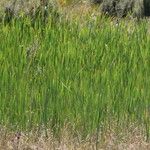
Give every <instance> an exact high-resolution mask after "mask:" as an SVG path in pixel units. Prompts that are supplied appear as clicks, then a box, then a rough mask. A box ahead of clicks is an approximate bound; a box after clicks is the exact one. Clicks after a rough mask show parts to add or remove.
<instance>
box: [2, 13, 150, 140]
mask: <svg viewBox="0 0 150 150" xmlns="http://www.w3.org/2000/svg"><path fill="white" fill-rule="evenodd" d="M87 20H88V21H86V22H84V23H80V20H72V21H71V22H70V21H67V20H65V19H58V20H55V19H53V18H51V17H49V19H48V24H46V25H44V24H43V23H41V22H40V21H39V20H37V21H36V22H35V24H34V25H33V22H31V20H30V18H20V19H16V20H14V21H13V22H12V23H11V24H7V25H4V24H3V23H1V24H0V122H1V125H2V126H6V127H7V128H11V129H13V130H21V131H30V130H33V129H38V130H43V129H44V131H45V134H46V135H47V134H48V133H47V132H48V131H47V129H51V130H52V133H54V134H55V136H57V137H58V136H59V133H60V131H61V129H62V128H63V127H64V126H65V125H66V124H69V127H70V128H71V130H73V131H74V134H75V135H76V134H77V133H80V135H81V137H86V136H87V135H92V134H93V133H97V138H98V134H99V133H101V134H103V133H105V132H106V130H107V129H111V128H112V127H114V125H115V132H116V133H119V132H121V131H122V129H124V131H125V130H126V129H128V128H129V127H130V125H131V124H132V123H134V124H136V126H137V127H139V128H141V127H142V131H143V134H144V137H145V138H146V139H147V140H148V139H149V134H150V118H149V116H150V92H149V89H150V67H149V66H150V51H149V49H150V36H149V31H148V23H147V21H146V20H143V21H142V22H140V23H138V24H136V23H134V22H131V21H129V22H128V23H127V21H120V22H119V24H118V23H114V22H112V20H111V18H105V17H101V18H100V17H98V18H96V17H95V16H92V17H91V18H88V19H87ZM68 130H69V128H68Z"/></svg>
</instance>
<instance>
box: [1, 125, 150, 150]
mask: <svg viewBox="0 0 150 150" xmlns="http://www.w3.org/2000/svg"><path fill="white" fill-rule="evenodd" d="M0 134H1V137H0V150H149V149H150V143H148V142H145V139H144V136H143V134H142V132H140V131H139V129H138V128H134V127H132V126H131V127H130V128H129V130H128V131H127V130H126V133H125V132H124V131H122V132H119V133H116V131H115V130H107V131H106V132H105V135H100V134H99V140H97V139H98V138H97V135H92V136H88V137H86V138H84V140H83V139H82V137H81V136H80V134H79V133H76V135H75V136H72V135H73V133H71V132H68V128H67V127H66V128H64V129H63V130H62V131H61V134H60V136H59V138H55V137H54V136H53V134H52V132H51V131H50V130H47V137H46V136H45V132H38V131H32V132H28V133H21V132H19V133H14V132H9V131H8V130H7V129H2V130H1V131H0ZM100 137H101V138H100Z"/></svg>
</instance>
